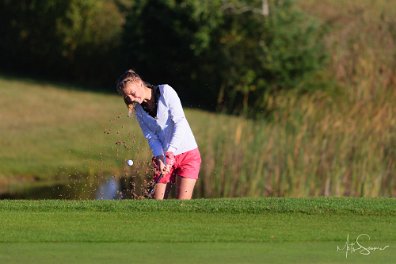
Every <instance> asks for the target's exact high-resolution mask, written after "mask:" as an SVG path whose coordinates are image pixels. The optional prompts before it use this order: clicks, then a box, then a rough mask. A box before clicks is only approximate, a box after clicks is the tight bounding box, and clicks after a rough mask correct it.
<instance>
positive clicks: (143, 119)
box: [117, 70, 201, 200]
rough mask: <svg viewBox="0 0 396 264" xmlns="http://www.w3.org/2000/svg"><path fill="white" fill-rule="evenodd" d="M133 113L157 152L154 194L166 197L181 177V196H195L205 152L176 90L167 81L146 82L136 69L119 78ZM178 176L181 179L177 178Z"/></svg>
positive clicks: (151, 146)
mask: <svg viewBox="0 0 396 264" xmlns="http://www.w3.org/2000/svg"><path fill="white" fill-rule="evenodd" d="M117 91H118V92H119V93H120V94H121V95H122V96H123V97H124V102H125V104H126V105H127V106H128V108H129V111H130V114H131V113H132V112H133V111H134V112H135V116H136V118H137V120H138V123H139V125H140V128H141V129H142V132H143V135H144V137H145V138H146V139H147V141H148V144H149V146H150V149H151V151H152V153H153V159H152V161H153V162H152V163H153V166H154V181H155V182H157V181H158V183H157V184H156V185H155V189H154V198H155V199H158V200H162V199H164V197H165V193H166V191H167V187H170V186H169V185H170V182H172V183H173V182H176V180H177V185H178V186H177V187H178V188H177V190H178V192H177V196H178V199H191V197H192V194H193V190H194V186H195V182H196V181H197V179H198V174H199V170H200V166H201V156H200V153H199V150H198V146H197V143H196V141H195V138H194V135H193V133H192V131H191V128H190V125H189V124H188V122H187V119H186V117H185V115H184V111H183V108H182V105H181V102H180V99H179V97H178V95H177V93H176V91H175V90H174V89H173V88H172V87H171V86H169V85H167V84H162V85H156V86H154V85H151V84H149V83H146V82H144V81H143V80H142V78H140V76H139V75H138V74H137V73H136V72H135V71H133V70H128V71H126V72H125V73H124V74H122V75H121V76H120V78H119V79H118V81H117ZM176 177H177V179H176Z"/></svg>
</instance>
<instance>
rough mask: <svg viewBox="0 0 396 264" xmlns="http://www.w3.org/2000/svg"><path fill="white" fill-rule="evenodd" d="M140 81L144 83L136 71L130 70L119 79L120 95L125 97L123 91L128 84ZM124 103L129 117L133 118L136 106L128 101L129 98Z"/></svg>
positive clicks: (117, 88)
mask: <svg viewBox="0 0 396 264" xmlns="http://www.w3.org/2000/svg"><path fill="white" fill-rule="evenodd" d="M139 80H140V81H143V80H142V78H141V77H140V76H139V74H137V73H136V72H135V71H134V70H132V69H129V70H127V71H126V72H124V73H123V74H122V75H121V76H120V77H119V78H118V79H117V84H116V90H117V92H118V93H119V94H120V95H123V90H124V88H125V86H126V85H127V83H129V82H135V81H139ZM124 103H125V104H126V106H127V107H128V116H129V117H131V116H132V114H133V113H134V110H135V104H134V103H132V102H130V101H128V99H127V97H124Z"/></svg>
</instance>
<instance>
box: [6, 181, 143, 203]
mask: <svg viewBox="0 0 396 264" xmlns="http://www.w3.org/2000/svg"><path fill="white" fill-rule="evenodd" d="M137 186H139V187H137ZM147 189H148V187H147V186H145V185H144V184H143V182H140V181H139V180H138V179H136V178H134V177H121V178H115V177H108V178H106V179H104V180H103V181H102V182H100V183H92V182H89V181H87V180H80V181H73V182H64V183H33V184H26V185H22V186H10V187H9V188H8V189H7V190H4V191H3V192H0V199H33V200H35V199H37V200H38V199H88V200H94V199H98V200H99V199H103V200H111V199H138V198H143V197H144V195H146V192H147Z"/></svg>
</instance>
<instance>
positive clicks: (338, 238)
mask: <svg viewBox="0 0 396 264" xmlns="http://www.w3.org/2000/svg"><path fill="white" fill-rule="evenodd" d="M0 215H1V217H0V241H1V243H0V263H156V262H160V263H395V259H396V223H395V220H396V203H395V200H394V199H357V198H354V199H349V198H330V199H327V198H316V199H293V198H288V199H286V198H263V199H212V200H209V199H198V200H192V201H177V200H168V201H161V202H160V201H154V200H140V201H139V200H120V201H55V200H47V201H46V200H43V201H0ZM348 234H349V242H350V243H353V242H355V240H356V238H357V237H358V236H359V235H360V234H368V235H369V236H370V238H371V240H368V239H367V238H362V239H361V240H360V241H359V242H360V243H361V244H362V245H364V246H366V247H369V246H370V247H386V246H389V247H387V248H386V249H384V250H377V251H372V252H371V254H369V255H362V254H360V253H359V251H355V252H349V253H348V258H347V259H346V252H345V250H343V251H338V252H337V246H339V247H344V245H345V243H346V241H347V235H348ZM355 248H357V246H356V245H355Z"/></svg>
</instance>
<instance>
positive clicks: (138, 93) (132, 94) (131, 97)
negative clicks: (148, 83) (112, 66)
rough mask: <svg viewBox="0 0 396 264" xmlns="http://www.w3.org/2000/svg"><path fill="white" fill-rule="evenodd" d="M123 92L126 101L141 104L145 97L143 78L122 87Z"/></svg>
mask: <svg viewBox="0 0 396 264" xmlns="http://www.w3.org/2000/svg"><path fill="white" fill-rule="evenodd" d="M122 93H123V96H124V101H125V103H126V104H128V105H129V104H132V103H138V104H141V103H143V101H144V99H145V97H144V96H145V93H144V85H143V82H142V81H141V80H136V81H133V82H128V83H127V84H126V85H125V87H124V89H122Z"/></svg>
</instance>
